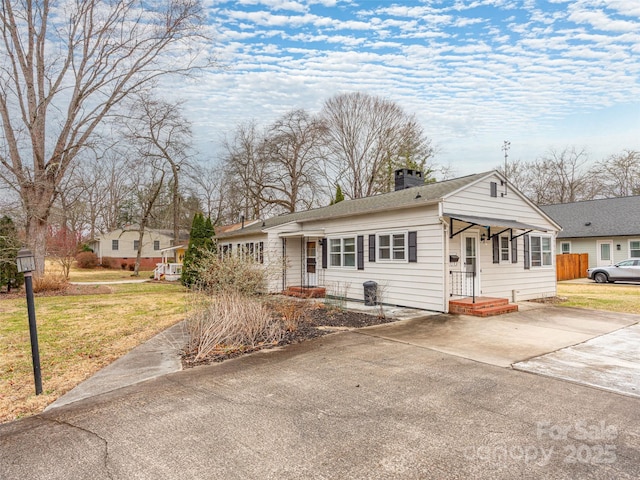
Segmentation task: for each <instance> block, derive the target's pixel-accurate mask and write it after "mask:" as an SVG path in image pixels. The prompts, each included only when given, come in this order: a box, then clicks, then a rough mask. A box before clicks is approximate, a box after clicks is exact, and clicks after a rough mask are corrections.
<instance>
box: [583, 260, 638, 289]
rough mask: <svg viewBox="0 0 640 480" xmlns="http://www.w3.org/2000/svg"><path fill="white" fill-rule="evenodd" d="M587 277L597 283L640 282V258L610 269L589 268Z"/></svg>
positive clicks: (617, 264)
mask: <svg viewBox="0 0 640 480" xmlns="http://www.w3.org/2000/svg"><path fill="white" fill-rule="evenodd" d="M587 276H588V277H589V278H590V279H591V280H595V281H596V282H597V283H607V282H611V283H613V282H616V281H618V282H640V258H630V259H628V260H623V261H622V262H619V263H616V264H615V265H609V266H608V267H594V268H588V269H587Z"/></svg>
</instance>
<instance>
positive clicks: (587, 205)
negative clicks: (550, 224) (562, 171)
mask: <svg viewBox="0 0 640 480" xmlns="http://www.w3.org/2000/svg"><path fill="white" fill-rule="evenodd" d="M540 208H541V209H542V210H543V211H544V212H545V213H546V214H547V215H549V216H550V217H551V218H553V219H554V220H555V221H556V222H558V223H559V224H560V225H561V226H562V231H561V232H560V233H559V234H558V238H557V247H556V248H557V251H558V253H559V254H560V253H587V254H588V255H589V267H590V268H593V267H604V266H607V265H611V264H614V263H618V262H621V261H622V260H626V259H627V258H640V196H632V197H617V198H605V199H600V200H587V201H583V202H573V203H559V204H555V205H545V206H542V207H540Z"/></svg>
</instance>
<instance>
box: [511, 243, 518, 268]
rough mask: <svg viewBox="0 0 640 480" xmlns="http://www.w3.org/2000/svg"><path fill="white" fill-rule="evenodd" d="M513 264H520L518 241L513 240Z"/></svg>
mask: <svg viewBox="0 0 640 480" xmlns="http://www.w3.org/2000/svg"><path fill="white" fill-rule="evenodd" d="M511 263H518V239H517V238H512V239H511Z"/></svg>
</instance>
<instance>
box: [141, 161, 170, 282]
mask: <svg viewBox="0 0 640 480" xmlns="http://www.w3.org/2000/svg"><path fill="white" fill-rule="evenodd" d="M129 167H130V169H131V172H132V179H131V180H132V186H133V196H134V205H133V208H134V209H135V212H134V213H133V218H134V219H135V220H136V223H137V225H138V232H139V233H138V250H137V252H136V262H135V267H134V270H133V274H134V275H135V276H138V272H139V271H140V259H141V258H142V247H143V245H144V243H143V242H144V234H145V230H146V228H147V227H148V226H149V224H150V222H151V218H152V214H153V210H154V208H156V207H157V203H156V202H157V200H158V198H159V196H160V192H161V191H162V188H163V187H164V182H165V176H166V171H165V168H166V164H165V163H164V162H162V161H160V160H158V159H151V160H149V161H146V162H138V161H137V159H136V161H135V162H131V164H130V166H129ZM175 241H176V244H177V237H176V240H175Z"/></svg>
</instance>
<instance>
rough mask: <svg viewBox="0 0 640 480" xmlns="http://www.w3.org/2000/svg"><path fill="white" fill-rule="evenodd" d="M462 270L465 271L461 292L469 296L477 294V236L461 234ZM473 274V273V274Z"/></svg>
mask: <svg viewBox="0 0 640 480" xmlns="http://www.w3.org/2000/svg"><path fill="white" fill-rule="evenodd" d="M462 271H463V272H464V273H465V279H464V280H463V287H462V294H463V295H465V296H467V297H470V296H472V295H474V294H475V295H478V294H479V293H480V292H479V290H478V285H479V284H478V237H477V236H476V235H463V236H462ZM474 274H475V275H474Z"/></svg>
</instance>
